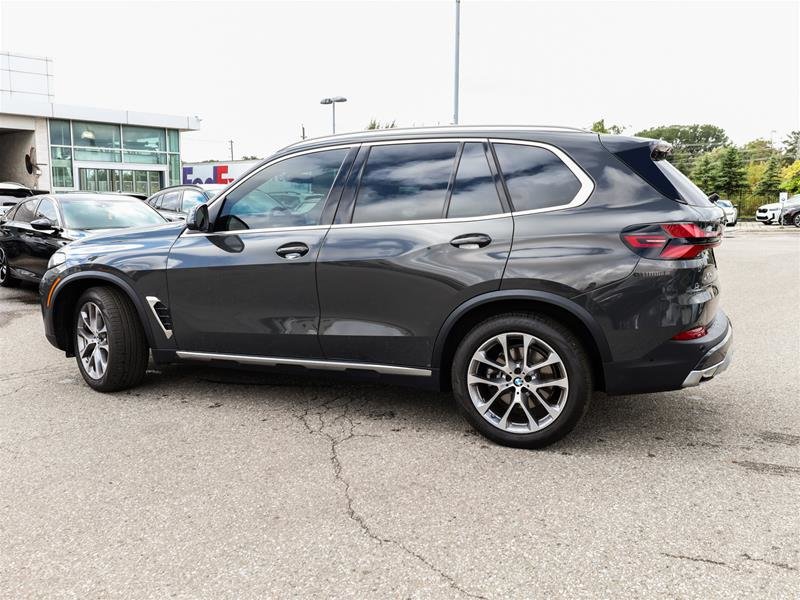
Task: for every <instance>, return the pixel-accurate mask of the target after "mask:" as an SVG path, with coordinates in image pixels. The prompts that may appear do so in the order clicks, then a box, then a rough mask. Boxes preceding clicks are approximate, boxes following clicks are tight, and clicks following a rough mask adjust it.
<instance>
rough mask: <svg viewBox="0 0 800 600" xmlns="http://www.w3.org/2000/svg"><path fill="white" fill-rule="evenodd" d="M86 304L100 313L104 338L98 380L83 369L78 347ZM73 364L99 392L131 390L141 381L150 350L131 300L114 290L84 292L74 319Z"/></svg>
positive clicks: (102, 288)
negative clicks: (103, 361)
mask: <svg viewBox="0 0 800 600" xmlns="http://www.w3.org/2000/svg"><path fill="white" fill-rule="evenodd" d="M89 303H93V304H95V305H96V306H97V307H98V308H99V309H100V311H101V313H102V318H103V321H104V323H105V327H106V335H107V346H108V355H107V366H106V369H105V372H104V373H103V374H102V376H101V377H99V378H94V377H92V376H91V375H90V374H89V373H88V372H87V370H86V368H85V367H84V364H83V362H82V360H81V356H80V352H79V348H80V346H79V345H78V327H79V322H80V319H81V311H82V310H83V309H84V307H88V305H89ZM72 323H73V330H72V335H73V340H74V343H75V360H76V361H77V363H78V369H79V370H80V372H81V375H82V376H83V379H84V380H85V381H86V383H87V384H89V387H91V388H92V389H94V390H97V391H98V392H116V391H119V390H124V389H128V388H131V387H133V386H135V385H137V384H139V383H140V382H141V381H142V378H143V377H144V373H145V370H146V369H147V363H148V360H149V358H150V350H149V348H148V345H147V339H146V338H145V335H144V331H143V330H142V325H141V323H140V322H139V316H138V315H137V313H136V309H135V308H134V306H133V304H132V303H131V301H130V299H129V298H128V297H127V296H126V295H125V294H124V293H122V292H121V291H119V290H117V289H116V288H113V287H93V288H89V289H88V290H86V291H85V292H84V293H83V294H82V295H81V297H80V298H79V299H78V302H77V304H76V305H75V315H74V318H73V322H72Z"/></svg>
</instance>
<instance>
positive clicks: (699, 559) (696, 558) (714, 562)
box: [661, 552, 728, 567]
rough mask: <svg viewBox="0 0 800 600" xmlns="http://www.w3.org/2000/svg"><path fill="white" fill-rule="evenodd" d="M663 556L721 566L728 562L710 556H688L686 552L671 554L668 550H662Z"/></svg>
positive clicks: (725, 565) (726, 564)
mask: <svg viewBox="0 0 800 600" xmlns="http://www.w3.org/2000/svg"><path fill="white" fill-rule="evenodd" d="M661 554H662V555H663V556H668V557H670V558H678V559H680V560H691V561H692V562H701V563H708V564H710V565H719V566H721V567H727V566H728V563H724V562H722V561H719V560H712V559H710V558H703V557H702V556H686V555H685V554H669V553H668V552H662V553H661Z"/></svg>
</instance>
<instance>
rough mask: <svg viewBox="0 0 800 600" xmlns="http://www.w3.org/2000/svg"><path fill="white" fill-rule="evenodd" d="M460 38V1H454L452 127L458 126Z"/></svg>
mask: <svg viewBox="0 0 800 600" xmlns="http://www.w3.org/2000/svg"><path fill="white" fill-rule="evenodd" d="M460 38H461V0H456V56H455V66H454V69H453V70H454V72H455V77H454V81H453V125H458V63H459V60H458V50H459V45H460Z"/></svg>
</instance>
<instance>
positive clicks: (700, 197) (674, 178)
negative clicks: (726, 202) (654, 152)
mask: <svg viewBox="0 0 800 600" xmlns="http://www.w3.org/2000/svg"><path fill="white" fill-rule="evenodd" d="M655 163H656V166H657V167H658V168H659V169H660V170H661V172H662V173H663V174H664V175H665V176H666V178H667V179H669V182H670V183H671V184H672V185H674V186H675V189H676V190H678V193H679V194H680V195H681V198H683V200H684V201H685V202H686V203H687V204H691V205H692V206H708V205H709V204H711V202H710V201H709V199H708V194H705V193H703V190H701V189H700V188H699V187H697V186H696V185H695V184H693V183H692V181H691V180H690V179H689V178H688V177H686V175H684V174H683V173H681V172H680V171H679V170H678V169H677V168H676V167H675V166H674V165H672V164H671V163H669V162H667V161H666V160H657V161H655Z"/></svg>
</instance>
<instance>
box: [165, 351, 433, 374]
mask: <svg viewBox="0 0 800 600" xmlns="http://www.w3.org/2000/svg"><path fill="white" fill-rule="evenodd" d="M175 354H176V355H177V356H178V358H183V359H186V360H200V361H206V362H208V361H212V360H224V361H230V362H236V363H240V364H246V365H262V366H271V367H276V366H280V365H290V366H300V367H306V368H308V369H321V370H326V371H347V370H352V369H355V370H362V371H375V372H377V373H382V374H385V375H415V376H422V377H430V376H431V374H432V372H431V370H430V369H421V368H418V367H402V366H399V365H382V364H376V363H359V362H347V361H337V360H310V359H302V358H281V357H277V356H255V355H250V354H219V353H215V352H190V351H187V350H178V351H176V353H175Z"/></svg>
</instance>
